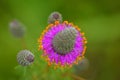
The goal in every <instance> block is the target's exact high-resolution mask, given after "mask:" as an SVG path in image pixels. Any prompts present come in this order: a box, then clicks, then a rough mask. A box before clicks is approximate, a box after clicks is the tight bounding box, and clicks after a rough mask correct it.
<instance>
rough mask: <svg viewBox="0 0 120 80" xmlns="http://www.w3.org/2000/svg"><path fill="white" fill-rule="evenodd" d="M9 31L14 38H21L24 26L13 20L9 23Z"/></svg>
mask: <svg viewBox="0 0 120 80" xmlns="http://www.w3.org/2000/svg"><path fill="white" fill-rule="evenodd" d="M9 28H10V32H11V33H12V35H13V36H14V37H16V38H22V37H23V36H24V34H25V27H24V26H23V24H21V23H20V22H19V21H17V20H13V21H11V22H10V24H9Z"/></svg>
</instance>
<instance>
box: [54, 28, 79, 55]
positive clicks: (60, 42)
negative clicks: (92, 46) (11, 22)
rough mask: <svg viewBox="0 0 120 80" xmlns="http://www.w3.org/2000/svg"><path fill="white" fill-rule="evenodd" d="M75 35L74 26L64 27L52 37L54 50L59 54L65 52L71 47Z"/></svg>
mask: <svg viewBox="0 0 120 80" xmlns="http://www.w3.org/2000/svg"><path fill="white" fill-rule="evenodd" d="M76 36H77V30H76V29H75V28H73V27H68V28H65V29H64V30H62V31H61V32H59V33H58V34H56V36H55V37H54V39H53V41H52V44H53V48H54V50H55V51H56V52H57V53H59V54H67V53H68V52H70V51H71V50H72V49H73V47H74V43H75V39H76Z"/></svg>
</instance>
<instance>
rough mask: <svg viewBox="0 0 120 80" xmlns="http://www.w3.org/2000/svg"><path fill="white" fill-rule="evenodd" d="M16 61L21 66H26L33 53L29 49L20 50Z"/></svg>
mask: <svg viewBox="0 0 120 80" xmlns="http://www.w3.org/2000/svg"><path fill="white" fill-rule="evenodd" d="M17 61H18V63H19V64H20V65H22V66H28V65H30V64H31V63H33V61H34V55H33V54H32V52H30V51H29V50H22V51H20V52H19V53H18V54H17Z"/></svg>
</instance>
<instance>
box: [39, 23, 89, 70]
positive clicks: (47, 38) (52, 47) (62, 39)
mask: <svg viewBox="0 0 120 80" xmlns="http://www.w3.org/2000/svg"><path fill="white" fill-rule="evenodd" d="M38 42H39V50H43V54H42V56H43V57H45V60H46V61H47V62H48V65H51V64H53V65H54V66H55V68H57V67H67V66H69V67H72V65H73V64H78V61H79V60H81V59H82V58H84V54H85V50H86V43H87V40H86V38H85V37H84V33H82V32H81V30H80V28H79V27H78V26H75V25H74V24H72V23H68V21H64V22H63V23H60V22H59V21H55V23H51V24H49V25H48V26H47V27H46V29H45V30H44V31H43V32H42V35H41V36H40V38H39V39H38Z"/></svg>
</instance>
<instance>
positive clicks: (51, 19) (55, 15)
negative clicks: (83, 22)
mask: <svg viewBox="0 0 120 80" xmlns="http://www.w3.org/2000/svg"><path fill="white" fill-rule="evenodd" d="M55 21H59V22H62V15H61V14H60V13H59V12H53V13H51V14H50V16H49V17H48V23H49V24H50V23H54V22H55Z"/></svg>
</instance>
